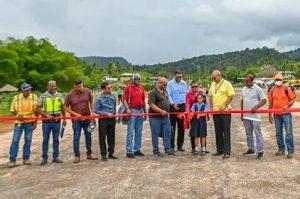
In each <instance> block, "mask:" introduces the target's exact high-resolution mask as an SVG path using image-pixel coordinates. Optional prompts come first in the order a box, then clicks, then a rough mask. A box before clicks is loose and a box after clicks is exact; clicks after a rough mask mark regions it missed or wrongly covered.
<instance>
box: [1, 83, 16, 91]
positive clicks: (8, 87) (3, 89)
mask: <svg viewBox="0 0 300 199" xmlns="http://www.w3.org/2000/svg"><path fill="white" fill-rule="evenodd" d="M11 92H18V88H16V87H14V86H12V85H10V84H6V85H5V86H3V87H2V88H0V93H11Z"/></svg>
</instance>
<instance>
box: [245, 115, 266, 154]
mask: <svg viewBox="0 0 300 199" xmlns="http://www.w3.org/2000/svg"><path fill="white" fill-rule="evenodd" d="M243 123H244V127H245V131H246V135H247V145H248V149H249V150H252V151H254V150H255V148H254V139H253V132H254V133H255V136H256V148H257V153H262V152H263V151H264V149H263V136H262V132H261V128H260V124H261V122H259V121H253V120H248V119H244V120H243Z"/></svg>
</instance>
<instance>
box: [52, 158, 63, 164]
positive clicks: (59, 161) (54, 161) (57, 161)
mask: <svg viewBox="0 0 300 199" xmlns="http://www.w3.org/2000/svg"><path fill="white" fill-rule="evenodd" d="M53 163H57V164H61V163H64V162H63V161H62V160H60V159H58V158H55V159H53Z"/></svg>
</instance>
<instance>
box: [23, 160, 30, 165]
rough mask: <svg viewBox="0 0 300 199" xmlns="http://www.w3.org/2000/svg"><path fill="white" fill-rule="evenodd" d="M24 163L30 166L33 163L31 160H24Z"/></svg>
mask: <svg viewBox="0 0 300 199" xmlns="http://www.w3.org/2000/svg"><path fill="white" fill-rule="evenodd" d="M23 164H24V165H27V166H30V165H31V161H30V160H23Z"/></svg>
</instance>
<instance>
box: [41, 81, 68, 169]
mask: <svg viewBox="0 0 300 199" xmlns="http://www.w3.org/2000/svg"><path fill="white" fill-rule="evenodd" d="M47 87H48V90H47V91H46V92H45V93H43V94H42V95H41V96H40V98H39V101H38V104H37V112H38V113H39V114H40V115H42V117H44V119H43V123H42V129H43V147H42V162H41V164H40V165H41V166H44V165H46V164H47V163H48V146H49V138H50V134H51V132H52V133H53V134H52V137H53V163H63V161H61V160H60V159H59V158H58V157H59V132H60V127H61V120H60V119H57V118H58V117H60V116H61V115H62V116H65V110H64V108H63V104H64V98H63V95H62V94H61V93H59V92H57V86H56V82H55V81H53V80H51V81H49V82H48V86H47ZM46 118H48V119H46ZM63 126H66V120H63Z"/></svg>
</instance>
